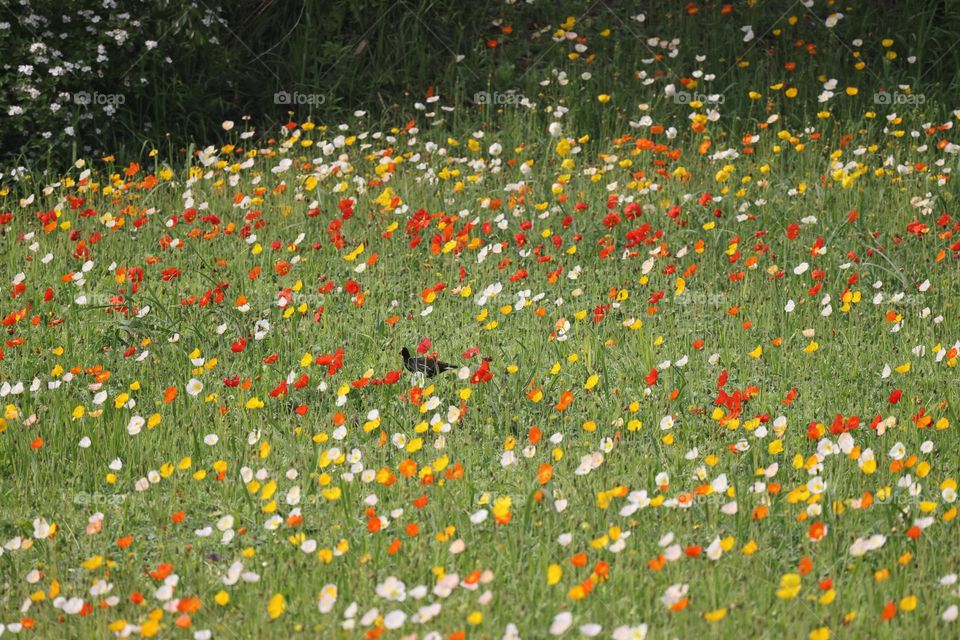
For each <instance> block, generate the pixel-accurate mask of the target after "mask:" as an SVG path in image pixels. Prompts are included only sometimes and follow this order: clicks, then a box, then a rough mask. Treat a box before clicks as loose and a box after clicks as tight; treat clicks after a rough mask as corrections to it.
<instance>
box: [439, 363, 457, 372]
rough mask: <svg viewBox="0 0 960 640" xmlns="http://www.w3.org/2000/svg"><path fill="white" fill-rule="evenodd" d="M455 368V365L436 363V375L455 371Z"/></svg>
mask: <svg viewBox="0 0 960 640" xmlns="http://www.w3.org/2000/svg"><path fill="white" fill-rule="evenodd" d="M456 368H457V365H455V364H450V363H449V362H438V363H437V370H438V373H443V372H444V371H449V370H450V369H456Z"/></svg>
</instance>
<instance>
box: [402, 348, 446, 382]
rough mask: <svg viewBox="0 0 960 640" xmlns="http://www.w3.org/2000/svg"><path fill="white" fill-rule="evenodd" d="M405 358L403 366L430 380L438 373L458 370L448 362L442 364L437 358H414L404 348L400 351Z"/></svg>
mask: <svg viewBox="0 0 960 640" xmlns="http://www.w3.org/2000/svg"><path fill="white" fill-rule="evenodd" d="M400 355H401V356H403V366H404V367H406V368H407V371H409V372H411V373H422V374H424V375H425V376H427V377H428V378H432V377H433V376H435V375H437V374H438V373H443V372H444V371H449V370H450V369H456V368H457V367H456V365H452V364H449V363H447V362H440V361H439V360H437V359H436V358H413V357H411V356H410V350H409V349H407V348H406V347H404V348H403V349H401V350H400Z"/></svg>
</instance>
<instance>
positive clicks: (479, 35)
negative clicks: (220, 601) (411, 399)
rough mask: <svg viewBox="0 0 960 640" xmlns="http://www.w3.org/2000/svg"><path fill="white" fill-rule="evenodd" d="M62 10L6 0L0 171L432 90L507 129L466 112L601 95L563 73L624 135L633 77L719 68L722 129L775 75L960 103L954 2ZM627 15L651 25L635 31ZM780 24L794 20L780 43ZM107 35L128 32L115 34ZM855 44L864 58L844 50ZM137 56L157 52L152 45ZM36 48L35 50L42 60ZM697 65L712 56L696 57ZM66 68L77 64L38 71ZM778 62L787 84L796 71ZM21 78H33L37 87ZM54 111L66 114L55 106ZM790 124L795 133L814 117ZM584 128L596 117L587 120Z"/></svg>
mask: <svg viewBox="0 0 960 640" xmlns="http://www.w3.org/2000/svg"><path fill="white" fill-rule="evenodd" d="M70 4H71V6H70V7H69V11H68V12H67V11H65V7H64V4H63V3H62V2H59V1H56V0H2V2H0V26H4V25H3V23H6V28H3V29H0V47H2V49H0V50H2V51H3V53H4V56H3V57H4V61H3V62H2V63H0V80H2V90H0V114H2V123H3V124H2V125H0V165H2V166H4V167H9V166H10V165H11V164H17V163H27V164H33V165H36V164H41V163H44V162H45V163H47V164H48V165H51V164H52V165H59V164H63V163H65V162H70V161H72V159H73V158H74V157H77V156H81V155H84V154H88V153H107V152H115V153H118V154H124V153H126V154H129V155H135V154H138V153H140V152H141V151H142V149H144V148H145V147H159V146H162V145H164V144H166V145H174V146H177V147H185V146H186V145H187V144H188V143H190V142H196V143H198V144H208V143H214V142H216V141H217V137H218V135H220V133H221V132H222V129H221V126H220V123H221V122H222V121H223V120H225V119H232V120H239V119H240V118H241V117H243V116H249V119H250V124H251V125H252V126H254V127H255V128H256V129H257V130H258V131H261V132H264V131H266V132H271V131H272V132H275V131H276V127H277V126H278V125H279V124H282V123H284V122H286V121H287V120H289V119H296V120H302V119H305V118H307V117H310V118H312V119H314V120H315V121H323V122H329V123H334V124H335V123H337V122H339V121H341V119H343V118H348V117H350V114H352V113H353V112H354V111H355V110H364V111H367V112H369V113H370V114H371V116H372V117H373V118H376V119H380V120H381V121H382V122H389V123H391V124H394V125H396V124H402V123H403V122H405V121H406V120H407V119H409V118H411V117H414V116H415V115H416V111H415V109H414V104H415V103H416V102H417V101H422V100H423V99H424V98H425V97H426V96H428V95H431V94H440V95H442V96H443V103H444V104H447V105H452V106H459V107H465V108H458V109H456V110H454V111H452V112H451V113H450V115H449V118H450V120H448V122H450V121H451V120H452V121H453V122H451V124H453V125H456V124H458V123H459V124H469V125H471V126H473V125H475V124H476V123H479V122H488V123H489V122H491V121H495V120H496V119H497V118H498V117H501V116H504V115H506V116H507V117H508V116H509V113H506V114H505V111H506V112H509V110H505V109H503V108H497V107H496V106H490V105H482V104H477V99H476V96H477V94H478V92H483V91H488V92H497V93H500V94H516V95H523V96H527V97H528V98H530V99H531V100H532V101H533V102H536V103H538V104H539V105H540V106H541V107H542V106H545V105H546V104H548V103H559V102H561V101H566V102H571V103H572V102H575V101H579V100H593V99H594V98H595V96H584V95H578V94H577V93H576V92H578V91H582V88H580V87H579V86H578V88H576V89H574V88H573V87H571V88H570V89H569V92H570V93H565V89H564V87H562V86H559V85H558V83H556V82H553V83H552V84H551V85H550V86H549V87H545V86H543V85H542V84H541V82H542V81H543V80H545V79H547V78H551V77H552V74H555V72H556V71H561V70H562V71H566V72H567V73H568V74H570V75H573V74H581V73H583V72H584V71H589V72H590V73H591V74H592V75H593V76H594V77H595V78H596V79H597V82H596V86H597V87H598V91H602V92H603V93H607V94H612V95H614V96H615V97H616V109H615V110H614V111H613V112H612V115H606V116H604V117H607V118H610V117H612V118H615V119H619V120H622V121H623V124H625V122H626V120H627V119H628V118H630V117H636V115H637V114H636V113H635V112H632V111H631V108H635V106H636V104H637V103H639V102H650V101H651V100H654V99H657V98H658V96H655V95H652V93H653V90H652V89H651V88H650V87H647V86H645V85H644V84H643V83H642V82H640V81H638V79H637V75H636V72H637V71H638V70H646V71H647V72H648V73H657V74H667V75H668V76H672V75H676V74H674V71H673V70H674V69H676V70H689V69H693V68H697V67H698V66H699V67H702V68H704V69H705V70H706V71H707V72H713V73H715V74H716V75H717V80H716V81H715V84H714V85H713V86H711V87H710V90H711V91H714V92H722V93H723V94H724V96H725V98H726V100H725V102H724V105H723V111H724V114H725V117H726V116H727V115H728V114H729V115H730V116H731V117H732V118H733V119H734V120H735V119H736V118H737V117H742V118H745V119H747V120H748V121H749V119H750V118H751V117H753V120H754V121H755V120H756V117H758V116H759V115H760V113H761V112H762V108H760V109H759V111H758V107H757V105H751V104H750V101H749V100H748V99H747V98H746V93H747V91H748V90H749V89H752V88H760V89H762V88H765V87H766V86H767V85H769V84H771V83H776V82H779V81H784V80H788V81H789V82H790V84H791V85H793V86H798V87H800V88H801V91H802V92H806V93H807V94H808V97H812V98H815V96H816V94H817V93H818V92H819V91H820V90H821V85H822V81H823V78H837V79H839V80H840V85H839V86H840V90H842V88H843V86H844V85H845V84H858V85H860V86H861V90H862V91H863V96H864V101H865V103H864V104H866V101H868V100H869V97H870V96H871V95H872V92H873V91H874V90H876V89H877V88H880V87H884V88H894V87H895V86H896V85H897V84H909V85H911V86H912V87H914V90H916V91H922V92H923V93H924V94H925V96H926V97H927V98H928V99H927V101H926V103H925V104H924V105H923V108H925V109H928V110H931V111H933V110H937V109H939V110H940V111H943V110H949V109H952V108H953V105H952V104H951V103H950V102H949V99H950V98H951V97H955V96H956V95H957V90H958V89H960V82H958V76H957V69H958V68H960V47H958V46H956V45H957V42H958V40H957V33H960V3H957V2H952V1H950V0H900V1H889V2H882V3H874V2H869V3H858V6H855V7H845V6H839V5H837V4H833V5H831V4H829V3H827V2H824V1H823V0H816V2H814V3H812V6H811V7H810V8H809V9H808V8H807V7H805V6H804V4H802V3H797V2H792V1H782V0H776V1H768V2H764V1H761V0H758V1H755V2H751V1H746V2H730V3H726V2H713V1H710V0H705V1H701V2H689V3H687V2H676V1H666V0H651V1H649V2H618V1H616V0H594V1H589V0H558V1H550V2H547V1H546V0H540V1H537V2H534V3H527V2H525V1H523V0H518V1H517V2H461V1H459V0H305V1H304V2H291V1H288V0H239V1H227V0H192V1H190V0H156V1H150V0H106V1H105V0H76V1H75V2H72V3H70ZM808 4H809V3H808ZM725 7H727V8H725ZM834 11H841V12H844V13H845V16H844V18H843V19H842V20H841V21H840V22H839V23H838V24H837V26H836V27H834V28H833V29H832V30H829V29H826V28H825V27H824V25H823V20H824V19H825V18H826V16H827V15H829V14H830V13H831V12H834ZM639 14H642V15H643V16H644V20H643V21H640V20H638V19H636V18H635V16H638V15H639ZM791 16H793V17H795V18H796V21H795V23H794V24H793V25H791V26H790V27H789V29H787V24H788V23H787V20H788V18H789V17H791ZM569 18H574V19H575V23H573V25H572V27H570V29H568V30H572V31H575V32H577V34H578V36H579V37H584V38H586V40H585V44H586V45H587V47H588V50H587V52H586V53H585V54H584V55H582V56H581V57H579V58H577V59H571V58H570V57H569V55H568V54H570V53H571V51H572V48H571V42H572V41H568V40H565V41H562V42H558V41H557V40H555V39H554V36H555V32H556V30H557V28H558V26H559V25H561V24H562V23H564V22H565V21H567V20H568V19H569ZM568 24H571V23H568ZM747 24H749V25H752V27H753V31H754V33H755V34H756V38H755V39H754V40H753V41H751V42H749V43H745V42H744V41H743V38H742V37H743V32H742V31H741V27H742V26H743V25H747ZM776 26H781V27H784V33H783V35H782V37H780V36H777V35H776V34H775V33H774V32H773V29H774V28H775V27H776ZM607 29H609V32H606V31H605V30H607ZM117 30H121V31H123V32H124V33H126V34H127V37H125V38H124V37H122V36H121V37H119V38H118V36H117ZM787 31H789V33H787ZM654 36H659V37H661V38H664V39H666V40H670V39H673V38H679V39H680V45H681V46H680V49H679V54H678V55H677V57H676V58H671V57H669V56H664V57H663V58H662V60H661V61H660V62H658V63H653V64H652V65H651V64H646V65H645V64H644V63H643V60H645V59H650V58H651V57H652V56H653V55H654V53H661V54H666V53H667V50H665V49H660V48H659V47H658V46H657V45H656V43H654V44H653V45H651V42H652V41H650V40H648V38H651V37H654ZM858 38H859V39H862V41H863V43H862V45H860V46H855V45H854V44H853V43H854V42H855V41H856V39H858ZM883 38H892V39H893V40H894V42H895V44H894V45H893V47H892V49H893V50H895V51H897V52H898V58H897V59H895V60H887V59H886V58H885V57H884V53H885V52H886V51H887V50H888V48H885V47H883V46H882V44H881V40H882V39H883ZM120 40H122V42H120ZM147 41H152V42H153V43H155V45H154V46H152V47H149V46H148V45H147ZM37 43H41V44H43V48H42V49H41V52H42V55H40V56H39V58H40V59H39V60H38V55H37V48H36V44H37ZM574 43H575V41H574ZM693 43H695V44H693ZM810 44H813V45H814V47H813V52H812V53H811V48H810V47H809V45H810ZM697 53H702V54H704V55H706V56H707V59H706V60H705V61H704V62H702V63H701V62H697V61H695V60H693V56H694V55H695V54H697ZM56 54H59V55H56ZM858 55H859V57H858ZM911 55H913V56H916V60H915V61H914V62H913V63H909V62H908V61H907V60H906V59H907V57H908V56H911ZM591 56H592V57H591ZM857 60H863V61H866V62H867V66H866V68H865V69H863V70H860V71H856V70H855V68H854V64H855V63H856V62H857ZM63 61H66V62H69V63H71V64H75V66H73V67H72V68H70V69H68V70H66V71H64V70H63V69H60V73H58V74H55V73H51V72H50V68H51V67H55V66H57V65H58V64H59V63H62V62H63ZM740 62H746V63H749V66H741V65H740V64H738V63H740ZM790 62H794V63H796V69H795V70H793V71H790V72H789V73H788V72H787V71H786V70H785V66H786V65H787V64H788V63H790ZM23 65H28V66H31V67H33V69H32V70H31V73H30V74H25V73H24V69H23ZM554 77H555V76H554ZM677 79H678V80H679V79H680V77H679V76H678V78H677ZM572 84H573V85H579V83H572ZM283 91H285V92H288V93H291V94H292V93H293V92H297V93H299V94H300V95H307V96H313V98H312V99H311V100H310V103H304V104H298V105H289V104H278V103H277V101H276V100H275V94H276V93H277V92H283ZM82 92H86V93H89V94H97V95H106V96H111V95H118V94H119V95H122V96H123V98H122V100H123V102H122V104H118V105H115V109H114V110H113V111H111V112H109V113H107V112H105V111H104V110H103V108H102V105H98V104H94V105H89V104H77V101H76V99H75V98H74V97H73V96H74V95H76V94H77V93H82ZM54 103H56V104H59V105H61V106H60V107H58V108H53V109H51V106H50V105H52V104H54ZM811 103H812V104H813V105H814V107H815V105H816V102H815V100H807V101H800V100H798V101H797V104H798V105H804V107H802V108H805V109H809V108H810V106H809V105H810V104H811ZM798 108H800V107H798ZM18 110H22V111H23V113H18ZM787 115H789V114H787ZM796 115H797V116H798V120H799V119H801V118H802V117H808V116H809V115H810V114H809V113H797V114H796ZM578 117H582V118H585V119H587V120H589V119H590V118H591V117H593V114H591V113H589V112H585V113H583V114H579V115H578ZM598 117H599V116H598ZM461 121H463V122H461ZM466 121H470V122H466ZM590 126H591V123H590V122H587V123H585V127H586V128H589V127H590ZM68 127H69V128H70V129H69V133H65V132H64V131H65V129H67V128H68Z"/></svg>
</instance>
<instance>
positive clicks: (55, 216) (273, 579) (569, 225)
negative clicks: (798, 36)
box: [0, 3, 960, 640]
mask: <svg viewBox="0 0 960 640" xmlns="http://www.w3.org/2000/svg"><path fill="white" fill-rule="evenodd" d="M810 4H812V3H810ZM725 6H729V5H725ZM798 6H800V9H798V11H802V6H801V5H798ZM713 10H714V11H715V12H721V13H723V15H726V13H728V11H727V10H726V9H724V8H716V9H713ZM699 11H700V9H699V8H698V7H697V5H695V4H694V3H690V4H689V5H686V12H687V14H688V15H696V13H698V12H699ZM632 19H633V20H634V22H638V23H640V22H642V20H639V19H636V17H635V18H632ZM843 19H844V16H843V14H842V13H839V12H838V11H834V12H832V13H829V15H827V16H826V19H825V20H824V21H823V22H824V24H823V25H822V28H823V29H831V28H833V27H834V26H836V25H837V24H838V23H840V22H841V21H842V20H843ZM791 20H792V18H790V17H789V16H787V15H785V16H784V17H783V21H782V27H783V29H784V33H783V35H782V37H783V38H789V37H790V35H789V31H788V30H789V28H790V26H791V25H793V24H794V23H795V21H794V22H791ZM777 24H780V23H777ZM748 26H749V25H748ZM500 29H501V33H502V34H503V35H504V37H506V36H507V35H510V34H511V31H509V30H508V27H507V26H506V25H501V26H500ZM777 30H778V31H779V27H778V28H777ZM546 33H547V35H548V36H552V39H553V42H552V44H553V46H555V47H556V50H555V51H554V54H555V55H557V56H560V57H563V58H564V59H565V60H566V61H567V62H568V63H570V64H571V65H573V66H571V67H569V70H559V69H554V72H553V73H551V74H549V77H547V78H546V79H545V80H544V81H543V84H542V86H543V87H544V91H545V92H549V91H550V90H551V89H552V88H553V87H560V88H562V91H564V92H573V91H577V92H579V94H578V95H579V96H580V97H579V98H578V99H576V100H570V99H558V100H556V101H551V99H550V94H548V93H545V94H544V95H542V96H531V97H530V98H529V99H528V98H526V97H523V98H522V99H521V98H518V97H517V96H516V95H515V94H512V93H503V94H497V95H493V94H487V97H486V101H487V104H486V107H485V108H491V107H492V109H493V110H497V109H499V111H500V112H501V114H500V115H501V116H504V112H507V113H506V116H504V117H503V118H501V119H498V120H496V122H497V123H499V125H498V126H493V125H490V124H488V123H484V124H482V125H480V126H477V127H467V126H466V125H457V124H456V123H457V122H460V121H459V120H457V118H458V114H460V113H462V112H466V111H468V110H470V109H474V108H476V107H475V105H467V104H463V103H461V102H460V101H459V100H455V99H447V98H446V97H445V96H444V94H443V92H442V91H439V90H433V89H431V90H429V91H427V92H426V93H425V94H424V95H423V96H422V97H420V98H414V99H412V101H411V105H410V109H411V111H412V114H413V115H412V116H411V117H410V118H409V119H405V120H404V121H402V122H395V123H388V124H385V125H384V124H381V123H380V122H378V121H377V119H376V118H374V117H373V116H372V115H370V114H369V113H367V112H366V111H363V110H357V111H355V112H353V113H352V114H351V115H349V116H347V117H344V118H343V119H342V120H341V121H335V122H324V121H321V120H319V119H316V120H315V119H313V118H312V117H309V116H306V117H300V116H298V115H297V113H296V112H295V111H292V112H290V114H289V119H288V120H287V121H286V122H285V123H283V124H281V125H279V126H276V127H272V128H268V129H264V130H259V129H258V127H257V126H256V124H255V123H254V122H253V121H252V120H251V119H249V118H244V117H240V116H237V117H236V118H235V119H233V120H226V121H223V122H222V124H221V125H220V130H221V136H222V137H223V139H224V142H223V143H222V144H221V143H218V144H208V145H198V146H192V145H191V146H188V147H185V148H184V149H183V150H181V151H179V152H172V153H168V152H166V151H162V150H161V149H159V148H155V149H150V148H145V149H144V150H143V152H142V154H141V155H140V156H139V157H137V158H136V159H122V160H121V159H120V157H119V154H118V155H103V156H90V157H83V158H78V159H76V160H75V161H73V162H72V164H69V165H68V168H67V169H66V170H62V171H57V172H51V171H47V172H42V173H33V172H31V171H29V170H27V169H25V168H23V167H20V168H16V169H14V170H12V171H6V172H5V173H4V174H3V175H2V176H0V262H2V264H3V279H4V291H3V298H2V299H3V302H2V307H0V319H2V325H3V329H4V335H3V343H2V345H0V378H2V382H0V410H2V417H0V465H2V467H0V468H2V469H3V482H2V483H0V568H2V581H0V635H2V636H12V637H24V638H34V637H35V638H74V637H76V638H104V637H119V638H137V637H144V638H150V637H176V638H195V639H197V640H205V639H207V638H238V637H266V636H267V635H268V634H282V635H283V636H288V637H294V638H300V637H303V638H308V637H309V638H353V637H358V638H366V639H369V640H373V639H376V638H404V639H409V640H415V639H430V640H440V639H444V640H459V639H463V638H498V639H499V638H508V639H515V638H550V637H566V638H590V637H602V638H614V639H615V640H625V639H628V638H629V639H640V640H642V639H643V638H686V637H696V636H707V637H740V636H746V637H770V638H782V637H787V638H809V639H810V640H826V639H828V638H833V637H836V638H903V637H953V636H956V635H957V634H958V633H960V627H958V626H957V625H958V624H960V623H958V622H957V618H958V616H960V584H958V572H960V556H958V549H957V541H958V540H960V529H958V526H960V522H958V519H957V515H958V505H957V482H958V478H960V453H958V451H960V440H958V436H957V435H956V434H957V429H958V421H960V414H958V404H957V403H958V401H960V398H958V395H957V389H958V388H960V377H958V367H957V364H958V358H960V309H958V301H960V208H958V203H957V199H956V195H955V192H954V191H953V189H952V182H953V180H952V170H953V169H954V168H955V167H956V166H957V162H958V160H957V158H958V151H960V146H958V144H957V142H955V141H956V138H957V136H956V130H955V126H956V125H957V123H958V119H960V111H953V110H950V109H947V108H941V107H940V106H938V105H939V103H937V104H933V103H934V102H935V101H934V100H932V99H931V100H919V99H918V96H922V95H924V94H922V93H919V92H918V91H915V90H911V88H910V87H909V86H908V85H901V86H899V89H898V90H897V92H896V93H892V92H883V94H881V98H879V99H878V98H876V97H875V94H874V90H873V88H869V89H868V87H867V81H868V79H869V76H865V75H864V76H852V75H851V76H849V77H851V78H853V77H855V78H856V80H840V79H837V78H834V77H819V78H818V77H813V76H812V75H808V76H804V77H803V78H799V77H795V76H792V75H791V74H792V73H794V72H796V73H797V74H800V73H803V64H804V63H803V62H800V63H794V64H793V65H792V66H788V67H786V68H785V69H783V70H782V72H783V77H782V79H777V80H775V81H772V82H769V83H767V82H765V81H764V82H757V83H754V84H751V85H750V86H739V85H737V86H735V87H733V88H724V89H723V91H722V92H720V90H719V88H717V87H714V86H713V85H712V84H711V82H713V81H715V80H717V78H718V75H719V74H718V73H716V71H717V70H716V69H714V68H713V67H714V66H716V65H715V64H714V62H713V61H711V60H710V59H709V56H706V55H702V56H701V55H697V56H694V57H691V58H689V60H690V61H691V65H692V66H690V67H689V68H687V67H684V69H683V73H682V74H672V73H666V72H661V71H655V70H657V69H659V67H660V65H661V63H662V62H663V60H664V59H666V60H670V59H672V58H673V57H674V54H673V53H672V52H673V51H676V50H679V49H680V48H687V50H688V51H689V47H694V46H695V44H696V43H695V42H694V43H690V44H686V43H684V44H683V45H681V43H680V42H677V41H674V40H671V39H669V38H667V39H660V40H656V41H654V42H651V43H650V44H649V46H650V47H651V48H652V49H654V50H656V55H653V54H651V55H652V57H651V58H650V59H648V60H645V61H641V62H640V63H639V64H641V65H645V68H647V71H643V72H640V74H639V76H638V77H637V78H636V80H637V81H638V82H641V83H642V84H643V85H644V86H645V87H647V90H648V91H649V93H650V100H649V101H648V102H644V103H641V104H639V105H635V104H630V105H625V104H620V103H618V95H617V93H616V92H613V91H606V90H605V89H604V82H605V80H604V78H603V77H602V74H592V73H591V72H590V71H589V70H588V69H589V67H588V66H586V65H588V64H589V60H590V55H591V46H593V45H592V43H593V42H594V40H597V39H600V40H603V39H608V38H613V39H615V38H617V37H621V38H628V37H630V33H629V31H624V30H620V31H619V32H618V31H616V30H613V31H611V30H610V29H607V28H605V27H604V26H603V25H602V24H594V23H592V22H591V23H589V24H583V23H582V22H580V21H578V20H577V18H576V17H575V16H570V17H569V18H566V20H565V21H562V22H561V23H560V24H559V25H556V24H555V25H553V26H552V28H551V29H550V31H548V32H546ZM756 35H757V37H760V36H761V34H760V33H759V27H758V33H757V34H756ZM776 35H777V36H780V34H779V33H778V34H776ZM737 37H738V38H739V39H741V40H742V42H740V45H741V48H742V49H743V50H744V55H746V53H747V52H748V51H749V50H751V49H752V47H753V44H752V41H753V40H754V33H753V28H752V27H750V28H749V29H748V28H744V29H742V30H740V31H739V32H738V33H737ZM768 37H771V36H768ZM825 37H828V36H825ZM825 42H826V41H825ZM861 45H863V48H864V49H869V50H873V49H875V51H874V52H873V53H872V54H871V56H872V57H870V58H869V62H867V63H865V62H864V58H861V56H860V55H856V56H851V58H852V62H851V64H852V65H854V66H856V65H861V64H877V65H882V64H894V63H899V62H900V59H901V58H906V57H907V56H909V51H908V50H907V49H908V47H907V45H906V43H901V42H897V41H895V40H888V39H881V38H876V39H875V42H869V43H864V42H862V41H861ZM791 46H793V45H792V44H791ZM810 46H811V43H804V44H801V45H796V47H795V48H796V50H797V51H798V52H800V54H802V55H804V56H812V55H813V54H812V53H810ZM856 46H860V45H856ZM489 48H490V50H491V51H494V52H495V50H496V46H494V45H491V46H490V47H489ZM898 51H899V52H900V54H899V58H898V55H897V52H898ZM864 57H867V56H864ZM581 64H582V65H584V66H583V67H582V68H580V67H578V66H577V65H581ZM810 64H812V63H810ZM857 68H859V67H857ZM574 69H577V70H576V71H574ZM720 71H721V72H722V69H720ZM851 73H853V72H851ZM844 77H847V76H844ZM801 84H802V85H803V91H800V90H798V88H797V86H798V85H801ZM868 93H869V95H870V98H869V99H865V95H866V94H868ZM734 94H736V96H734ZM884 94H885V95H886V97H885V98H884V97H883V95H884ZM571 95H572V94H571ZM726 95H729V96H730V100H729V101H730V102H734V101H735V100H737V101H741V100H742V101H746V102H745V103H746V104H754V105H757V109H758V110H759V111H758V112H757V113H756V114H754V115H753V116H751V118H738V117H736V116H731V115H729V114H728V113H727V112H725V103H726V102H727V101H726V100H725V96H726ZM498 96H499V97H498ZM911 96H912V98H913V99H912V100H907V98H909V97H911ZM508 98H509V99H508ZM514 98H516V100H514ZM481 102H482V101H481ZM762 105H765V106H762ZM294 106H295V105H294ZM618 109H622V110H624V111H625V112H626V111H629V114H628V115H626V116H623V117H621V116H620V115H617V114H619V113H620V112H619V111H617V110H618ZM511 110H512V111H511ZM598 114H599V115H598ZM741 130H742V131H741ZM734 131H736V133H734ZM403 347H407V348H409V349H410V350H411V352H412V353H414V355H416V356H426V357H439V358H440V359H442V360H443V361H445V362H449V363H451V364H453V365H455V369H454V370H452V371H447V372H444V373H441V374H439V375H437V376H434V377H430V378H425V377H424V376H423V375H422V374H413V373H411V372H410V371H408V370H406V369H405V368H404V361H403V358H402V357H401V356H400V350H401V349H402V348H403Z"/></svg>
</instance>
